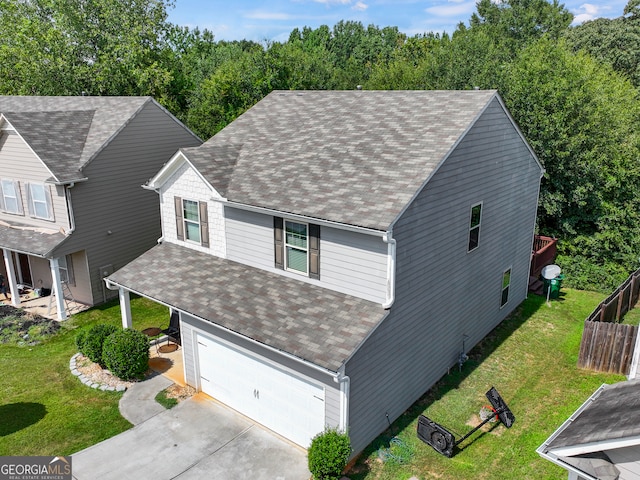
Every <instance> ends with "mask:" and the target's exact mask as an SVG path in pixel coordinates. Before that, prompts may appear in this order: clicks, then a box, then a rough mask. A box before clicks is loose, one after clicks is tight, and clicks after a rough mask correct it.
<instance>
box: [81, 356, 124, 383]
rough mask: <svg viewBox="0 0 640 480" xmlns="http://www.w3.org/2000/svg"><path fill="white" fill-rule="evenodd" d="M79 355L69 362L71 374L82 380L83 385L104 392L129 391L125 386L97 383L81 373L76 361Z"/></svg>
mask: <svg viewBox="0 0 640 480" xmlns="http://www.w3.org/2000/svg"><path fill="white" fill-rule="evenodd" d="M79 355H80V354H79V353H76V354H75V355H74V356H73V357H71V360H69V370H71V374H72V375H75V376H76V377H78V379H80V381H81V382H82V383H84V384H85V385H87V386H88V387H91V388H95V389H96V390H103V391H106V392H124V391H125V390H126V389H127V387H125V386H124V385H118V386H117V387H112V386H110V385H104V384H102V383H96V382H94V381H93V380H92V379H90V378H89V377H87V376H85V375H84V374H83V373H82V372H80V370H78V368H77V365H76V359H77V358H78V356H79Z"/></svg>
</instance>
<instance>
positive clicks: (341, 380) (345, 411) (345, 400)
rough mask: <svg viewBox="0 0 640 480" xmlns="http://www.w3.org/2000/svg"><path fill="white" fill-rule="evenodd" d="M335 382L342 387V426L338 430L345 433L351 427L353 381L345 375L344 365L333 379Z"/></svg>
mask: <svg viewBox="0 0 640 480" xmlns="http://www.w3.org/2000/svg"><path fill="white" fill-rule="evenodd" d="M333 380H334V382H336V383H337V384H338V385H340V425H339V426H338V428H339V429H340V430H342V431H343V432H345V433H349V432H347V428H348V426H349V390H350V387H351V379H350V378H349V377H348V376H347V375H345V374H344V365H343V366H342V367H340V370H338V374H337V375H336V376H335V377H333Z"/></svg>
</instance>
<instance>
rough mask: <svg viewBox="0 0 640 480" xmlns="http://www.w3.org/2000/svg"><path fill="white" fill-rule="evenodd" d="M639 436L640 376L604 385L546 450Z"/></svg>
mask: <svg viewBox="0 0 640 480" xmlns="http://www.w3.org/2000/svg"><path fill="white" fill-rule="evenodd" d="M638 436H640V379H638V380H630V381H626V382H620V383H615V384H613V385H605V386H604V388H603V389H602V390H601V391H600V393H599V394H598V395H596V396H594V397H592V399H591V402H590V403H589V404H588V405H587V406H586V408H585V409H584V410H583V411H582V412H580V414H579V415H578V416H577V417H576V418H574V419H573V421H572V422H571V423H569V424H567V426H566V427H565V428H564V430H562V431H561V432H560V433H559V434H558V435H557V436H556V437H555V438H554V439H553V440H552V441H551V442H550V443H549V444H548V445H547V451H549V450H553V449H555V448H560V447H570V446H571V447H572V446H578V445H585V444H590V443H594V442H604V441H607V440H618V439H623V438H630V437H638Z"/></svg>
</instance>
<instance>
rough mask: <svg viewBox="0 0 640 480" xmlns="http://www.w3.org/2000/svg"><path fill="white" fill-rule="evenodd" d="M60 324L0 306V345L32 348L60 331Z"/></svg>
mask: <svg viewBox="0 0 640 480" xmlns="http://www.w3.org/2000/svg"><path fill="white" fill-rule="evenodd" d="M60 328H61V325H60V322H58V321H56V320H51V319H49V318H45V317H42V316H40V315H34V314H32V313H29V312H26V311H25V310H22V309H20V308H15V307H13V306H11V305H0V343H4V344H8V343H11V344H15V345H18V346H33V345H37V344H38V343H41V342H42V341H43V340H44V339H46V338H47V337H49V336H51V335H55V334H56V333H58V330H60Z"/></svg>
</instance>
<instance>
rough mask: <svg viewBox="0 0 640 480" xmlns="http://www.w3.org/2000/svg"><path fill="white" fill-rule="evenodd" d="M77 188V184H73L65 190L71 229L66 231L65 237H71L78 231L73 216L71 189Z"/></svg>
mask: <svg viewBox="0 0 640 480" xmlns="http://www.w3.org/2000/svg"><path fill="white" fill-rule="evenodd" d="M74 186H75V182H71V183H70V184H69V185H67V186H66V188H65V189H64V192H65V196H66V197H67V215H69V227H70V228H69V229H68V230H65V232H64V234H65V235H71V234H72V233H73V232H74V231H75V229H76V221H75V218H74V216H73V205H71V189H72V188H73V187H74Z"/></svg>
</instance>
